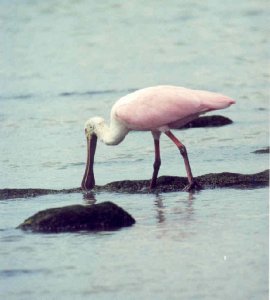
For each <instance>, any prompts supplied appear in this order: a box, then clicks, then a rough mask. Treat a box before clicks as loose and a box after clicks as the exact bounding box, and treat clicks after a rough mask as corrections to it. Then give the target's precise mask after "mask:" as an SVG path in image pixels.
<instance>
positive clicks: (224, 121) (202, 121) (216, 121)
mask: <svg viewBox="0 0 270 300" xmlns="http://www.w3.org/2000/svg"><path fill="white" fill-rule="evenodd" d="M229 124H232V120H231V119H229V118H227V117H224V116H219V115H213V116H203V117H199V118H197V119H195V120H193V121H191V122H189V123H187V124H186V125H184V126H183V127H181V128H179V129H182V128H198V127H217V126H224V125H229Z"/></svg>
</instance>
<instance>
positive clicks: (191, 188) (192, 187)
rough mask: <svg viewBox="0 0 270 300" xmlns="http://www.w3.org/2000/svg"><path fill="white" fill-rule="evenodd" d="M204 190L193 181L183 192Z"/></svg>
mask: <svg viewBox="0 0 270 300" xmlns="http://www.w3.org/2000/svg"><path fill="white" fill-rule="evenodd" d="M202 189H203V187H202V186H201V185H200V184H199V183H198V182H197V181H195V180H193V181H192V182H191V183H189V184H188V185H187V186H185V187H184V189H183V191H185V192H194V191H199V190H202Z"/></svg>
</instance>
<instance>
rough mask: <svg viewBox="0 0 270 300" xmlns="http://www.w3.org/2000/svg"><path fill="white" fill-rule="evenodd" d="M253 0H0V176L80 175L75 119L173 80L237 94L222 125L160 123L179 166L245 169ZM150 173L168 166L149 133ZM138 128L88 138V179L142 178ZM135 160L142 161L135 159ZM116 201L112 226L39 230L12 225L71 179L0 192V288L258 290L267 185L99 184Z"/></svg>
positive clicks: (263, 132)
mask: <svg viewBox="0 0 270 300" xmlns="http://www.w3.org/2000/svg"><path fill="white" fill-rule="evenodd" d="M267 4H268V3H267V1H243V0H240V1H226V3H225V2H224V3H222V2H220V1H219V2H217V1H210V0H209V1H204V2H202V1H195V0H194V1H184V0H181V1H170V2H168V3H167V2H166V4H164V2H161V1H147V3H145V1H136V2H134V3H133V2H128V3H122V2H120V1H106V2H104V1H102V2H95V3H94V2H93V3H91V2H90V1H83V0H82V1H76V2H75V1H65V3H63V2H62V1H53V2H51V1H46V2H44V1H43V2H41V1H40V2H33V1H30V0H29V1H24V2H21V1H5V0H2V1H0V28H1V30H0V40H1V43H0V139H1V143H0V164H1V168H0V188H6V187H9V188H14V187H16V188H30V187H32V188H33V187H35V188H36V187H41V188H57V189H58V188H59V189H60V188H71V187H77V186H79V185H80V181H81V179H82V175H83V172H84V163H85V159H86V157H85V156H86V149H85V138H84V132H83V124H84V122H85V120H87V119H88V118H89V117H91V116H94V115H100V116H103V117H105V118H106V117H108V116H109V112H110V107H111V106H112V104H113V103H114V101H115V100H116V99H118V98H119V97H121V96H123V95H125V94H126V93H128V92H129V91H132V90H134V89H136V88H141V87H145V86H151V85H157V84H175V85H181V86H187V87H191V88H198V89H206V90H212V91H218V92H222V93H224V94H227V95H229V96H231V97H233V98H235V99H236V100H237V105H234V106H232V107H231V108H229V109H227V110H225V111H222V112H221V113H222V114H223V115H225V116H227V117H230V118H231V119H233V120H234V124H233V125H230V126H226V127H224V128H209V129H203V128H198V129H192V130H183V131H178V132H176V135H177V136H179V138H181V140H182V141H183V142H184V143H185V145H186V146H187V149H188V151H189V156H190V160H191V164H192V168H193V172H194V174H195V175H201V174H205V173H209V172H222V171H231V172H241V173H255V172H258V171H262V170H264V169H266V168H268V164H269V161H268V155H255V154H253V153H251V152H252V151H254V150H256V149H260V148H263V147H265V146H267V145H268V143H269V141H268V121H269V119H268V114H269V104H268V97H269V88H268V86H269V72H268V71H269V70H268V69H269V68H268V69H267V66H268V65H269V55H268V52H267V49H268V48H269V47H267V46H268V45H267V28H268V26H267V25H268V24H269V20H268V19H267V14H268V8H269V5H267ZM161 145H162V149H161V155H162V167H161V170H160V173H161V174H165V175H182V176H184V174H185V172H184V167H183V164H182V162H181V161H180V160H179V157H178V152H177V150H176V149H174V147H173V146H172V144H171V142H170V141H168V140H167V139H166V137H162V139H161ZM152 163H153V142H152V138H151V136H150V135H149V133H138V132H134V133H131V134H129V135H128V136H127V138H126V139H125V141H124V142H123V143H122V144H120V145H119V146H117V147H108V146H105V145H101V144H98V148H97V155H96V164H95V173H96V181H97V183H98V184H104V183H107V182H110V181H113V180H122V179H146V178H149V177H150V175H151V172H152ZM142 170H144V172H142ZM95 197H96V200H97V202H102V201H107V200H110V201H113V202H115V203H117V204H119V205H120V206H122V207H123V208H124V209H126V210H127V211H128V212H130V213H131V214H132V215H133V216H134V217H135V219H136V220H137V223H136V225H135V226H133V227H131V228H128V229H122V230H119V231H115V232H101V233H98V234H89V233H77V234H59V235H54V234H52V235H40V234H31V233H24V232H21V231H20V230H16V229H14V228H15V227H16V226H17V225H18V224H19V223H21V222H22V221H23V220H24V219H25V218H27V217H29V216H30V215H32V214H34V213H35V212H37V211H39V210H42V209H46V208H49V207H57V206H64V205H68V204H75V203H85V200H84V199H83V196H82V195H81V194H72V195H50V196H43V197H37V198H30V199H27V200H25V199H16V200H9V201H1V202H0V205H1V210H0V214H1V216H0V243H1V247H0V253H1V255H0V297H1V298H3V299H39V298H41V299H54V298H55V299H138V298H142V299H228V298H229V297H230V298H232V299H267V295H268V189H267V188H263V189H258V190H245V191H242V190H233V189H222V190H205V191H202V192H200V193H197V194H195V195H194V196H193V197H191V198H190V197H189V195H188V194H186V193H169V194H160V195H128V194H123V195H122V194H110V193H100V194H97V195H96V196H95Z"/></svg>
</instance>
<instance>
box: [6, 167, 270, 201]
mask: <svg viewBox="0 0 270 300" xmlns="http://www.w3.org/2000/svg"><path fill="white" fill-rule="evenodd" d="M195 179H196V181H197V182H198V183H199V184H200V185H201V186H202V187H203V189H214V188H238V189H246V188H248V189H253V188H260V187H266V186H268V185H269V170H265V171H263V172H259V173H255V174H239V173H229V172H223V173H210V174H206V175H202V176H198V177H196V178H195ZM149 183H150V181H149V180H122V181H115V182H111V183H108V184H106V185H103V186H95V188H94V189H93V190H92V191H93V192H120V193H149V192H150V191H149ZM186 185H187V178H186V177H177V176H161V177H159V178H158V180H157V187H156V188H155V190H153V191H151V192H153V193H156V192H175V191H182V190H183V188H184V187H185V186H186ZM82 192H83V191H82V189H81V188H73V189H63V190H52V189H0V200H6V199H15V198H29V197H37V196H43V195H49V194H60V193H61V194H70V193H82Z"/></svg>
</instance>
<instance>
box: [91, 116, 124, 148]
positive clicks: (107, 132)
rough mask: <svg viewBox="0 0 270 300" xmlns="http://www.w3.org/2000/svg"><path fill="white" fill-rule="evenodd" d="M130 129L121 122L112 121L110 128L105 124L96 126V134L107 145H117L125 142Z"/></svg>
mask: <svg viewBox="0 0 270 300" xmlns="http://www.w3.org/2000/svg"><path fill="white" fill-rule="evenodd" d="M128 131H129V130H128V129H127V128H126V127H125V126H124V125H122V124H120V123H119V122H117V121H115V120H112V121H111V123H110V126H108V125H107V124H106V123H105V122H102V123H100V124H96V126H95V134H96V135H97V137H98V139H99V140H101V141H102V142H103V143H104V144H106V145H117V144H119V143H121V142H122V141H123V139H124V138H125V136H126V135H127V133H128Z"/></svg>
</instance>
